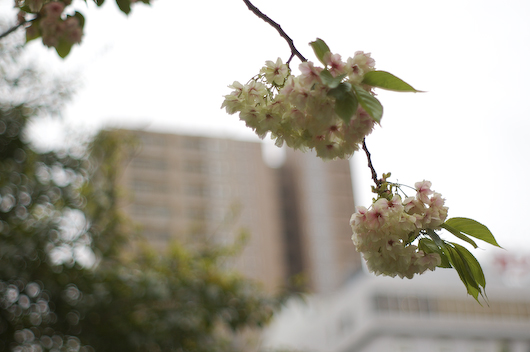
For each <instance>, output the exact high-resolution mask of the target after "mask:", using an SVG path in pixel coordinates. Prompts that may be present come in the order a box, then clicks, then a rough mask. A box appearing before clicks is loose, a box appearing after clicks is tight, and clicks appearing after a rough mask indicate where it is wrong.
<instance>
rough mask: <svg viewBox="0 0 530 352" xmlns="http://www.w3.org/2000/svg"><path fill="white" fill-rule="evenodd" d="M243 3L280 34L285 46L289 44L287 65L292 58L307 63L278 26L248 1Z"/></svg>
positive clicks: (244, 0)
mask: <svg viewBox="0 0 530 352" xmlns="http://www.w3.org/2000/svg"><path fill="white" fill-rule="evenodd" d="M243 2H244V3H245V4H246V5H247V7H248V9H249V10H250V11H252V12H253V13H254V14H255V15H256V16H258V17H259V18H261V19H262V20H264V21H265V22H267V23H268V24H270V25H271V26H272V27H273V28H275V29H276V30H277V31H278V33H280V36H282V37H283V38H284V39H285V40H286V41H287V44H289V48H291V57H290V58H289V60H287V64H289V62H290V61H291V60H292V58H293V57H294V56H296V57H297V58H299V59H300V60H301V61H307V59H306V58H305V57H304V56H303V55H302V54H300V52H299V51H298V50H297V49H296V47H295V46H294V43H293V40H292V39H291V38H290V37H289V36H288V35H287V33H285V31H284V30H283V29H282V27H280V25H279V24H278V23H276V22H274V21H273V20H271V19H270V18H269V17H268V16H267V15H265V14H264V13H263V12H261V11H260V10H259V9H258V8H257V7H256V6H254V5H252V3H251V2H250V1H249V0H243Z"/></svg>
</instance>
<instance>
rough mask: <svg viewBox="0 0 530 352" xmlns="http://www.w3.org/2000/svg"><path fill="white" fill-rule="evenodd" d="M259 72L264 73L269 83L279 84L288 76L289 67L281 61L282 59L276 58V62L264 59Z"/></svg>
mask: <svg viewBox="0 0 530 352" xmlns="http://www.w3.org/2000/svg"><path fill="white" fill-rule="evenodd" d="M261 73H262V74H264V75H265V79H266V80H267V81H268V82H269V83H272V84H275V85H278V86H280V85H282V84H283V83H284V82H285V79H286V78H287V76H289V68H288V67H287V65H285V64H284V63H283V62H282V59H280V58H278V59H277V60H276V62H273V61H266V62H265V66H264V67H263V68H262V69H261Z"/></svg>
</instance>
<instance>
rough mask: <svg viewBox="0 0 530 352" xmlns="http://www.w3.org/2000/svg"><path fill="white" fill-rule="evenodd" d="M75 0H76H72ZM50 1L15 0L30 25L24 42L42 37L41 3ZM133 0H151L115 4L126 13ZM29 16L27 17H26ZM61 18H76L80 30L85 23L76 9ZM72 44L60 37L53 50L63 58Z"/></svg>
mask: <svg viewBox="0 0 530 352" xmlns="http://www.w3.org/2000/svg"><path fill="white" fill-rule="evenodd" d="M55 1H59V2H61V3H64V4H65V6H68V5H70V4H71V3H72V0H55ZM74 1H77V0H74ZM83 1H84V2H85V3H87V2H88V0H83ZM93 1H94V3H95V4H96V5H97V6H98V7H99V6H102V5H103V4H104V3H105V0H93ZM49 2H50V1H47V0H45V1H36V0H25V1H16V2H15V4H16V7H18V8H19V9H20V11H21V13H22V17H24V18H26V20H25V21H26V23H29V24H30V25H29V26H27V28H26V42H29V41H32V40H35V39H38V38H42V30H41V22H42V20H43V18H44V15H45V14H44V11H43V5H45V4H46V3H49ZM135 2H141V3H144V4H146V5H150V3H151V0H138V1H132V0H116V5H117V6H118V8H119V9H120V11H121V12H123V13H124V14H126V15H128V14H129V13H130V12H131V6H132V4H133V3H135ZM28 17H29V18H28ZM62 17H63V19H68V18H70V17H74V18H77V19H78V21H79V24H80V27H81V30H83V28H84V25H85V17H84V16H83V15H82V14H81V13H80V12H78V11H74V12H73V13H71V14H63V16H62ZM73 45H74V44H73V43H72V42H70V41H68V40H67V39H66V38H60V39H59V41H58V43H57V44H56V45H54V48H55V50H56V51H57V54H58V55H59V56H60V57H61V58H65V57H66V56H68V54H69V53H70V51H71V49H72V46H73Z"/></svg>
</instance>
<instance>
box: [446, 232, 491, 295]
mask: <svg viewBox="0 0 530 352" xmlns="http://www.w3.org/2000/svg"><path fill="white" fill-rule="evenodd" d="M451 244H452V245H453V246H454V247H455V249H456V251H457V252H458V253H459V254H460V257H461V258H462V259H463V260H464V262H465V263H466V264H467V267H468V269H469V270H470V272H471V275H472V276H473V278H474V279H475V281H476V282H477V283H478V284H479V285H480V286H482V287H484V288H485V287H486V278H485V277H484V272H483V271H482V267H481V266H480V263H479V262H478V260H477V258H475V256H474V255H473V254H471V252H470V251H469V250H468V249H467V248H466V247H464V246H461V245H459V244H458V243H453V242H451Z"/></svg>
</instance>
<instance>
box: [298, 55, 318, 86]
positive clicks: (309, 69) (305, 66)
mask: <svg viewBox="0 0 530 352" xmlns="http://www.w3.org/2000/svg"><path fill="white" fill-rule="evenodd" d="M298 68H299V70H300V72H302V74H301V75H300V82H301V83H302V84H303V85H305V86H308V87H311V86H312V85H313V84H315V83H321V81H320V71H322V68H321V67H315V65H314V64H313V63H312V62H311V61H306V62H302V63H301V64H300V66H298Z"/></svg>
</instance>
